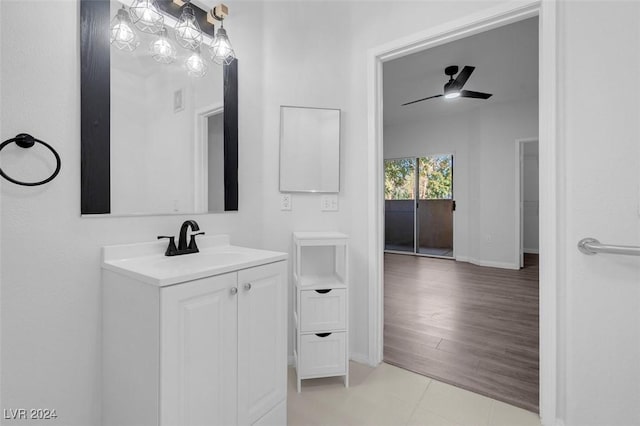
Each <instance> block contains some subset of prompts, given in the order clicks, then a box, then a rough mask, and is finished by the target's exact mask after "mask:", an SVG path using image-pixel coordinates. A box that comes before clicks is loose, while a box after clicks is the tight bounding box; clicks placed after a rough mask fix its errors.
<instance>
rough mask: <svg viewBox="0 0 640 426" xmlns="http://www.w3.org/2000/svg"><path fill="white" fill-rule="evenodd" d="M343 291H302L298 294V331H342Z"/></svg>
mask: <svg viewBox="0 0 640 426" xmlns="http://www.w3.org/2000/svg"><path fill="white" fill-rule="evenodd" d="M346 294H347V291H346V290H345V289H327V290H303V291H301V292H300V331H302V332H303V333H305V332H311V331H331V330H344V329H345V328H346V326H347V321H346V313H347V309H346Z"/></svg>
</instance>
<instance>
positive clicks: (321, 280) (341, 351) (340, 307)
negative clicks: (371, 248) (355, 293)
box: [293, 232, 349, 392]
mask: <svg viewBox="0 0 640 426" xmlns="http://www.w3.org/2000/svg"><path fill="white" fill-rule="evenodd" d="M293 243H294V253H293V262H294V271H293V279H294V286H295V294H296V296H295V300H294V324H295V333H294V354H293V355H294V365H295V369H296V375H297V386H298V392H300V390H301V386H302V380H304V379H312V378H317V377H331V376H344V384H345V386H347V387H348V386H349V349H348V348H349V278H348V277H349V274H348V264H349V262H348V236H347V235H345V234H342V233H338V232H294V234H293Z"/></svg>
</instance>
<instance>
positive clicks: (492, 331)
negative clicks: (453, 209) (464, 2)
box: [374, 13, 545, 411]
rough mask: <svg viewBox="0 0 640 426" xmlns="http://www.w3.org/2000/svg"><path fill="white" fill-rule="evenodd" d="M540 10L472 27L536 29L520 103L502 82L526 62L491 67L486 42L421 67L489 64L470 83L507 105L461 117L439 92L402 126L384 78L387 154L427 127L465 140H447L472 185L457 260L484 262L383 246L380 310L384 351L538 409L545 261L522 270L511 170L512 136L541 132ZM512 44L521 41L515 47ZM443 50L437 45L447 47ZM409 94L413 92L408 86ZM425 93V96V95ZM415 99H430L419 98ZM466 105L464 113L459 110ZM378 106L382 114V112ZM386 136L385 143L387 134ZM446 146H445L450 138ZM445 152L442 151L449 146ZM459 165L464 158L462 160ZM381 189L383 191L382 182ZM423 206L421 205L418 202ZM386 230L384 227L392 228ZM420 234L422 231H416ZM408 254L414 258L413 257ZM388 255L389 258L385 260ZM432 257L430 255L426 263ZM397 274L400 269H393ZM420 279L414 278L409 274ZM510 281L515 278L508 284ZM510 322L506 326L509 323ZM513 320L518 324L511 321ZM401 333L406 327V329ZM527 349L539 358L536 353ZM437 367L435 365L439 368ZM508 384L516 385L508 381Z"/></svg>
mask: <svg viewBox="0 0 640 426" xmlns="http://www.w3.org/2000/svg"><path fill="white" fill-rule="evenodd" d="M536 16H537V13H534V14H533V15H532V16H527V17H526V18H523V17H522V16H520V17H519V19H514V20H513V21H511V22H509V23H508V24H505V23H504V22H501V24H500V25H496V26H494V27H492V28H490V29H489V30H487V29H486V27H485V28H483V30H481V31H478V32H476V33H474V34H476V35H479V36H483V35H485V34H487V33H489V32H491V31H492V30H503V29H505V28H506V27H509V26H511V25H513V26H517V25H518V24H519V23H522V22H527V21H528V25H529V27H528V29H529V30H531V32H529V33H528V34H530V35H529V37H531V40H534V43H535V45H533V44H534V43H531V45H529V46H527V49H526V50H527V53H526V56H527V58H529V59H523V60H524V61H526V60H531V58H533V59H534V60H535V64H529V66H528V67H527V69H528V70H532V71H533V73H531V74H529V75H528V80H527V81H528V83H527V84H528V85H529V86H528V87H530V88H531V90H532V91H534V92H535V93H534V94H531V95H527V96H523V97H521V98H520V99H519V100H517V102H520V104H518V105H517V108H515V107H512V103H511V102H516V100H515V99H514V98H509V97H508V96H506V95H505V94H504V93H505V91H506V90H507V89H504V88H503V87H500V86H499V83H501V82H502V81H504V80H506V79H508V78H511V77H510V76H511V75H521V74H522V72H509V71H513V70H509V66H512V65H513V64H522V63H523V60H519V59H513V58H511V57H509V58H506V59H502V61H503V62H502V63H501V65H502V66H500V67H499V68H498V69H494V70H493V71H492V70H491V66H492V64H493V62H496V59H498V56H497V55H498V54H497V53H496V54H493V53H491V54H489V55H488V56H491V57H492V61H491V62H488V61H486V62H483V59H485V58H483V56H484V55H486V51H483V53H477V52H476V51H478V50H480V49H478V48H477V44H478V43H474V48H468V49H467V50H466V51H464V52H463V50H460V51H459V52H457V53H455V54H451V55H450V56H448V57H447V56H446V55H444V54H443V55H442V58H445V60H434V59H433V57H431V58H429V59H428V60H426V59H425V60H423V65H425V66H424V67H421V68H419V70H420V71H422V72H425V71H429V70H428V68H426V67H427V66H429V65H430V64H433V63H438V64H439V65H441V66H442V68H443V69H444V70H445V74H446V69H450V68H456V69H457V67H450V66H451V65H454V64H456V63H455V62H453V63H451V62H449V61H448V60H447V59H449V58H450V57H457V58H462V59H459V60H460V61H461V62H459V63H457V64H458V65H460V68H462V67H463V66H466V63H467V62H469V65H472V66H475V67H476V68H477V69H478V70H483V69H484V70H487V71H485V74H484V76H485V77H484V79H483V80H481V79H480V78H478V79H476V81H474V84H477V86H476V87H472V89H473V90H474V91H475V90H482V91H484V92H488V93H496V94H497V95H496V96H495V97H494V99H496V98H497V97H498V96H501V99H500V102H501V103H494V104H491V102H486V103H483V102H485V101H474V102H480V103H475V104H472V103H467V104H466V105H464V107H462V108H461V109H460V111H465V114H466V115H464V117H461V116H456V117H454V116H446V114H451V111H452V110H453V109H454V107H453V106H452V105H454V104H452V103H450V104H445V103H444V102H447V101H446V100H445V99H437V101H439V102H441V103H440V104H433V105H434V106H430V107H429V108H425V109H424V110H423V111H422V112H421V113H420V114H414V117H413V119H414V121H416V122H418V121H422V122H421V123H420V125H421V126H422V127H417V128H415V129H414V128H412V126H411V123H409V122H405V121H403V122H400V123H399V124H396V123H387V122H386V121H385V120H386V117H385V116H386V114H387V112H388V111H389V110H391V112H393V109H392V108H393V107H391V108H387V102H388V101H389V99H392V96H387V83H386V80H385V81H384V83H381V86H382V87H383V88H384V108H383V111H384V114H385V116H381V115H379V116H378V117H379V118H381V119H382V120H383V121H382V123H383V125H382V126H381V127H382V129H383V134H384V145H383V146H382V147H381V148H382V149H381V150H380V151H379V153H380V154H381V155H382V156H383V158H385V159H393V158H413V157H412V156H407V157H405V156H400V155H397V154H398V153H401V152H398V151H399V150H401V149H406V150H414V151H415V150H416V141H417V140H418V138H417V135H422V137H423V138H424V135H428V136H429V137H431V140H433V141H435V142H433V143H436V144H437V143H442V142H448V143H461V142H460V141H462V143H461V145H459V146H458V147H456V146H451V145H449V146H448V147H449V148H451V149H450V151H453V150H455V152H456V180H457V181H460V180H462V182H463V188H464V190H463V191H458V189H457V190H456V198H457V199H458V200H457V201H458V203H459V204H460V206H462V207H461V208H460V213H461V214H463V215H466V219H465V220H463V221H462V222H461V223H462V224H464V226H465V227H466V228H463V234H462V235H464V236H465V238H466V239H467V241H466V242H465V241H464V239H462V240H461V241H462V244H458V243H457V244H456V258H458V257H463V256H464V257H466V258H465V259H459V260H465V261H466V262H469V263H475V264H476V265H478V266H476V265H470V264H469V263H460V262H453V261H451V260H443V259H433V260H430V259H425V258H414V259H415V260H414V259H402V258H401V257H400V256H396V255H389V254H388V253H387V254H385V255H384V258H383V259H384V260H383V262H384V263H383V266H382V267H383V268H384V269H383V271H381V272H382V274H383V275H382V276H383V277H384V278H385V284H384V290H383V293H382V294H381V295H380V293H379V295H380V296H381V298H382V299H383V300H384V308H385V309H387V312H385V316H384V319H382V318H380V317H378V318H379V319H380V320H382V324H384V328H383V329H384V332H385V334H384V338H383V337H382V336H380V341H384V345H383V346H382V348H384V359H385V360H387V361H390V362H393V363H396V364H398V363H399V362H402V361H403V360H402V358H404V361H410V362H411V361H416V360H418V362H417V363H418V364H421V365H418V366H416V365H415V363H414V366H413V367H411V368H409V369H412V370H414V371H416V370H418V369H420V371H419V372H422V373H423V374H426V375H429V374H431V377H434V378H436V379H438V380H443V381H447V382H449V383H451V384H454V385H456V386H460V387H465V388H467V389H471V390H474V391H476V392H479V393H483V394H485V395H489V396H492V397H496V398H498V399H502V400H503V401H506V402H509V403H512V404H514V405H519V406H521V407H525V408H528V409H529V410H531V411H537V410H538V402H539V399H538V379H539V375H538V371H539V370H538V351H537V349H538V335H539V326H538V312H539V310H541V309H540V308H539V304H538V278H537V274H538V269H537V265H538V264H537V262H535V264H534V265H531V266H532V269H531V272H530V273H528V274H526V275H524V276H521V275H520V271H518V269H519V267H520V259H519V256H518V255H517V254H516V253H517V248H516V245H515V240H516V236H515V235H514V234H513V232H514V231H513V228H512V227H511V223H515V222H516V219H515V218H514V217H513V216H512V211H513V207H512V206H513V204H512V203H515V202H516V200H515V199H514V192H515V190H513V189H511V188H514V187H515V186H516V185H519V181H518V180H516V179H515V176H514V175H513V170H514V166H513V160H512V159H513V156H514V152H515V148H516V147H515V146H514V144H513V140H514V139H516V138H517V137H519V136H520V135H522V134H525V135H526V134H535V133H533V132H537V131H538V121H537V112H538V110H539V104H538V99H539V98H538V75H537V72H538V69H539V67H538V62H537V58H538V52H539V46H538V44H537V43H538V33H537V30H538V20H537V17H536ZM530 18H533V19H530ZM520 29H521V28H517V29H514V30H513V33H512V34H511V35H514V34H519V35H522V34H524V32H522V31H520ZM516 38H517V37H507V38H506V39H505V40H506V41H505V42H504V43H506V44H511V45H513V44H515V40H516ZM463 39H464V37H458V38H456V39H455V41H462V40H463ZM449 41H450V40H449ZM452 43H453V41H452ZM448 44H449V43H447V45H446V46H445V45H443V46H440V45H442V42H440V43H437V45H436V46H433V47H431V46H430V47H429V50H428V51H421V53H427V54H428V53H430V52H432V51H435V50H436V49H438V48H440V47H443V48H449V46H448ZM491 45H492V46H494V48H495V46H496V45H495V44H491ZM511 47H512V48H514V46H511ZM495 49H496V50H494V52H496V51H497V52H503V51H504V49H499V48H495ZM442 50H443V49H439V51H442ZM514 51H515V50H514ZM460 52H463V53H460ZM469 52H472V53H477V55H473V54H469ZM413 53H415V52H413ZM467 55H470V56H468V57H469V58H474V59H473V60H474V61H476V62H475V63H472V62H471V60H472V59H469V60H467V59H464V58H466V57H467ZM409 56H413V55H409V54H406V53H403V54H398V55H397V56H395V57H392V58H390V59H389V60H388V61H386V62H389V63H393V62H395V61H394V59H403V60H404V58H405V57H409ZM462 61H467V62H462ZM510 61H512V63H511V64H510V63H509V62H510ZM387 71H388V68H387V63H385V64H384V76H385V79H386V76H387V75H388V72H387ZM382 72H383V67H382V66H381V67H380V68H379V69H378V73H379V74H377V75H378V78H379V80H378V81H379V82H380V81H381V80H382ZM417 73H418V72H416V74H417ZM478 75H480V74H478ZM440 78H441V76H440ZM454 78H455V77H454ZM399 80H401V79H399ZM492 80H493V81H492ZM476 82H477V83H476ZM519 84H520V83H517V84H516V83H515V82H514V84H513V86H512V87H514V88H515V87H516V86H518V85H519ZM379 87H380V86H379ZM429 87H430V88H427V90H424V92H422V91H421V93H420V94H419V95H417V96H416V95H413V96H412V97H409V96H406V98H407V99H403V100H401V101H400V102H398V99H393V101H394V102H395V103H396V104H398V105H410V104H415V103H419V102H421V101H422V100H429V101H430V100H432V99H433V98H437V97H436V96H427V95H432V94H433V93H436V94H437V93H438V92H436V90H438V89H433V87H435V86H434V85H433V84H432V85H431V86H429ZM446 87H447V86H446V85H445V92H444V93H445V94H446V93H447V92H446ZM519 87H522V86H519ZM440 90H442V89H440ZM406 92H407V93H409V91H406ZM516 92H517V90H516ZM514 93H515V92H514ZM518 93H520V92H518ZM520 94H521V93H520ZM425 96H427V97H426V98H425ZM439 96H442V95H439ZM534 96H535V98H534ZM417 98H422V99H418V100H417V101H414V100H413V99H417ZM529 99H534V102H533V103H531V104H530V105H528V106H524V104H526V101H527V100H529ZM379 102H381V103H382V102H383V101H382V99H379ZM403 102H406V103H403ZM487 106H490V107H487ZM519 110H521V111H525V112H526V113H527V114H528V117H533V118H532V120H535V122H532V124H530V125H529V127H526V126H525V127H524V128H523V127H518V126H519V125H520V124H522V123H523V122H524V121H526V120H519V119H516V118H515V117H514V116H513V114H515V113H516V112H517V111H519ZM498 111H499V113H498ZM426 112H428V114H426ZM458 112H459V111H456V113H458ZM379 113H380V114H382V113H381V111H379ZM438 114H439V115H438ZM434 116H435V118H434ZM492 116H493V118H492ZM540 116H541V118H542V117H543V116H545V115H544V114H542V113H540ZM427 117H429V118H427ZM483 123H484V124H483ZM486 123H489V124H486ZM516 127H518V128H516ZM540 128H542V126H540ZM531 129H533V130H532V133H530V132H529V130H531ZM541 131H542V130H541ZM510 137H512V138H510ZM403 140H408V141H409V142H408V143H404V144H403ZM378 142H379V143H380V144H381V145H382V140H381V139H379V140H378ZM389 146H391V148H389ZM439 146H441V145H438V146H436V147H435V148H434V147H433V146H429V147H427V148H426V149H429V150H430V151H432V152H433V151H434V149H438V150H440V149H441V148H438V147H439ZM446 148H447V146H445V149H446ZM458 148H459V149H458ZM422 149H423V150H424V149H425V148H424V147H422ZM440 152H443V151H442V150H441V151H440ZM444 152H446V151H444ZM460 154H462V155H460ZM416 158H418V157H416ZM459 163H460V164H462V167H461V166H460V164H459ZM416 167H417V166H416ZM461 171H462V173H463V174H465V175H464V179H459V177H458V176H459V174H460V173H461ZM464 184H466V187H464ZM386 189H387V188H386V187H385V190H386ZM378 190H379V191H380V193H382V188H379V189H378ZM385 195H386V194H385ZM385 198H387V197H385ZM386 204H388V202H387V200H385V207H386ZM416 204H418V203H417V202H416ZM386 213H387V209H386V208H385V215H386ZM456 214H457V213H456ZM384 219H386V218H385V217H384V216H383V224H384ZM416 220H417V219H416ZM378 229H380V228H378ZM386 231H387V230H386V229H385V234H386ZM473 232H475V235H474V236H473V237H471V235H472V233H473ZM415 234H416V232H414V235H415ZM518 234H519V229H518ZM512 235H513V236H512ZM459 239H460V237H459ZM456 241H458V239H457V240H456ZM518 242H519V241H518ZM465 244H466V246H465ZM417 245H418V243H417V241H414V246H417ZM461 250H464V251H461ZM459 251H460V252H459ZM498 252H501V253H498ZM459 254H460V256H459ZM403 257H404V258H407V256H403ZM387 260H389V261H388V262H387ZM427 261H429V262H430V263H429V264H428V265H426V266H425V264H426V262H427ZM444 262H446V263H444ZM418 263H419V264H418ZM488 267H491V268H488ZM410 268H414V270H415V271H417V275H418V276H417V277H416V274H413V276H409V275H410V274H408V273H407V270H408V269H410ZM388 273H389V274H388ZM390 275H394V276H393V277H391V276H390ZM387 278H390V280H389V281H390V282H391V284H390V287H389V288H387V282H386V281H387V280H386V279H387ZM412 280H413V282H410V281H412ZM510 283H516V284H515V285H513V286H510V285H509V284H510ZM504 284H507V285H504ZM412 287H413V290H415V291H414V294H408V290H409V289H411V288H412ZM515 287H517V289H518V291H520V290H521V291H522V294H515V293H514V292H512V291H513V290H514V289H515ZM395 290H400V291H399V292H398V293H396V296H397V297H395V296H393V294H391V293H392V292H393V291H395ZM418 293H422V294H421V296H424V297H422V298H421V300H422V301H419V300H418V299H420V298H419V297H417V296H418ZM387 294H390V296H391V297H390V298H387ZM494 296H495V297H494ZM505 296H506V297H505ZM511 297H514V298H515V299H513V300H511V302H508V303H506V305H505V304H504V303H503V302H507V300H506V299H509V298H511ZM521 297H522V298H524V299H526V300H527V302H530V303H525V304H522V305H519V304H518V306H515V305H514V303H515V302H514V301H515V300H516V299H518V300H520V298H521ZM391 299H394V300H391ZM402 299H404V301H402ZM391 302H399V303H400V304H402V306H399V305H397V303H396V305H394V304H393V303H391ZM435 302H439V303H440V305H439V306H436V305H435ZM466 314H469V315H466ZM374 315H375V314H374ZM387 319H388V320H389V321H387ZM403 321H404V323H403ZM409 324H422V325H426V328H427V329H428V330H427V332H426V333H424V332H423V330H414V329H410V328H409V327H408V325H409ZM503 326H506V327H505V328H503ZM510 326H515V327H513V328H510ZM519 326H522V329H520V330H516V328H518V327H519ZM393 328H395V329H396V331H399V333H398V334H397V335H396V336H393V337H392V336H391V335H390V334H388V333H387V331H390V330H392V329H393ZM402 333H404V336H403V335H402ZM398 335H399V336H400V339H401V340H404V343H407V342H408V343H409V347H410V346H413V348H409V349H407V347H406V346H405V347H404V348H399V347H397V345H395V343H394V341H393V339H394V337H397V336H398ZM478 337H480V338H478ZM512 344H513V346H512ZM394 346H395V347H394ZM378 348H380V346H378ZM382 348H380V349H382ZM387 349H389V352H387ZM521 350H523V351H525V352H527V359H526V360H524V361H525V362H524V363H522V364H519V361H520V360H515V358H517V356H516V357H514V358H505V359H502V360H500V362H499V363H498V364H500V365H498V364H496V363H494V362H493V361H492V360H489V359H486V358H484V356H485V355H487V354H488V353H492V354H493V355H496V354H499V353H500V354H503V353H510V354H515V353H516V352H518V353H520V354H522V353H521V352H520V351H521ZM418 353H420V356H416V354H418ZM380 355H381V358H382V355H383V354H382V353H380ZM529 355H531V356H530V357H529ZM456 358H457V359H458V360H459V361H460V362H459V363H456V362H453V363H451V362H450V361H451V360H455V359H456ZM514 360H515V361H514ZM521 360H522V359H521ZM512 361H514V363H512ZM525 364H527V365H525ZM434 366H435V367H436V368H433V367H434ZM519 378H524V379H525V380H524V382H526V383H520V382H519ZM484 379H486V380H485V383H484V385H486V386H484V389H481V388H482V386H481V387H480V388H478V387H477V386H476V385H478V383H479V382H480V381H483V380H484ZM496 381H502V383H503V384H507V386H504V387H503V388H502V389H501V390H500V394H501V395H497V394H493V393H492V389H489V388H492V387H495V385H496ZM491 382H492V383H491ZM510 386H511V389H507V388H509V387H510ZM515 388H519V390H520V391H522V392H521V393H520V394H521V395H522V397H523V399H524V401H517V400H513V399H511V397H512V396H514V395H515V396H517V395H516V394H517V393H518V392H514V389H515Z"/></svg>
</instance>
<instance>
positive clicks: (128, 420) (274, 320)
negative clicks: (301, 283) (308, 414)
mask: <svg viewBox="0 0 640 426" xmlns="http://www.w3.org/2000/svg"><path fill="white" fill-rule="evenodd" d="M229 247H232V246H229ZM240 249H242V248H240V247H233V250H227V251H226V252H225V253H222V252H221V254H220V256H218V257H216V249H215V248H214V249H213V250H210V251H209V252H208V253H205V254H203V256H199V255H200V254H202V253H198V254H194V255H184V256H176V257H175V258H173V259H163V258H158V259H157V260H158V261H159V262H164V264H165V266H166V264H169V265H170V266H175V268H174V269H173V271H174V272H177V271H180V272H179V273H177V274H174V275H175V276H174V277H173V278H170V279H167V277H166V276H162V277H161V275H162V272H160V273H157V274H156V275H155V276H152V277H149V276H148V275H144V276H141V275H142V274H141V272H142V271H141V269H144V268H146V267H147V266H150V265H151V264H152V263H153V262H150V261H147V260H142V262H147V263H148V265H146V266H143V267H142V268H138V270H135V268H133V270H132V268H131V267H130V266H131V265H130V263H131V262H129V263H127V262H126V261H123V262H120V265H116V264H117V261H115V262H111V263H109V262H106V261H105V262H103V318H104V323H103V425H105V426H108V425H118V426H123V425H136V426H137V425H159V426H178V425H179V426H190V425H193V426H195V425H207V426H210V425H211V426H212V425H225V426H226V425H284V424H286V389H287V386H286V380H287V379H286V376H287V356H286V347H287V331H286V329H287V325H286V312H287V283H286V272H287V267H286V260H284V259H286V254H284V253H276V252H266V251H261V250H251V249H247V250H250V251H251V253H252V254H254V255H256V256H254V257H256V258H255V259H253V260H252V261H248V262H247V261H246V256H244V257H243V256H240V257H241V258H242V259H243V261H242V262H240V263H237V265H239V266H238V268H237V270H233V269H234V266H232V264H233V262H227V264H226V265H225V266H223V267H218V266H216V267H215V268H211V267H205V268H204V269H203V268H201V267H200V266H196V267H195V268H194V265H199V263H198V262H199V259H200V258H202V261H203V262H205V263H207V264H210V263H211V262H213V260H211V259H215V258H224V257H228V258H229V259H231V258H232V257H233V256H231V255H229V254H228V253H230V252H233V253H237V252H240V251H242V250H240ZM202 251H203V252H204V251H205V250H202ZM260 255H262V257H260ZM189 256H195V257H192V258H189V259H188V257H189ZM198 256H199V257H198ZM207 256H208V257H207ZM179 257H183V259H179ZM133 263H135V262H133ZM260 263H263V264H260ZM123 265H124V266H126V267H127V268H129V269H128V270H127V271H124V270H119V269H118V268H119V267H122V266H123ZM207 268H208V269H207ZM160 269H162V268H160ZM229 269H232V271H230V272H228V270H229ZM207 270H208V271H210V272H206V271H207ZM194 271H198V272H197V273H196V275H202V274H207V273H212V275H211V276H204V277H202V278H196V279H189V280H186V281H180V280H181V277H184V276H185V273H186V274H187V275H189V274H191V273H193V272H194ZM221 271H222V272H223V273H219V274H218V273H217V272H221ZM147 272H148V271H147ZM191 277H192V275H189V278H191ZM176 280H177V282H173V281H176Z"/></svg>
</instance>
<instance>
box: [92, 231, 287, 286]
mask: <svg viewBox="0 0 640 426" xmlns="http://www.w3.org/2000/svg"><path fill="white" fill-rule="evenodd" d="M198 247H199V248H200V252H199V253H192V254H184V255H180V256H165V255H164V251H165V250H166V248H167V242H166V241H160V242H152V243H140V244H127V245H120V246H108V247H104V248H103V255H102V267H103V268H104V269H108V270H111V271H113V272H117V273H121V274H123V275H128V276H130V277H132V278H135V279H138V280H142V281H144V282H147V283H149V284H153V285H157V286H160V287H163V286H167V285H172V284H177V283H180V282H184V281H191V280H195V279H198V278H204V277H208V276H212V275H219V274H224V273H227V272H231V271H235V270H238V269H243V268H249V267H251V266H257V265H262V264H264V263H270V262H277V261H280V260H285V259H286V258H287V254H286V253H281V252H274V251H267V250H257V249H252V248H247V247H238V246H232V245H230V244H229V237H228V236H226V235H216V236H213V237H206V236H205V237H200V238H199V239H198Z"/></svg>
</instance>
